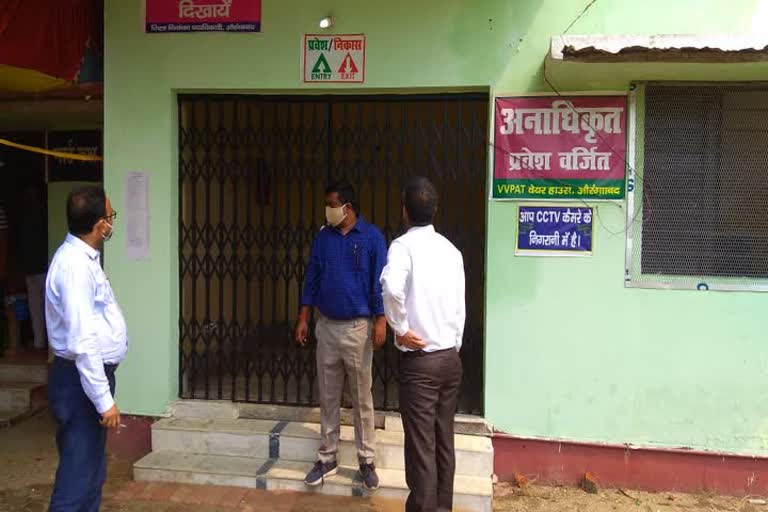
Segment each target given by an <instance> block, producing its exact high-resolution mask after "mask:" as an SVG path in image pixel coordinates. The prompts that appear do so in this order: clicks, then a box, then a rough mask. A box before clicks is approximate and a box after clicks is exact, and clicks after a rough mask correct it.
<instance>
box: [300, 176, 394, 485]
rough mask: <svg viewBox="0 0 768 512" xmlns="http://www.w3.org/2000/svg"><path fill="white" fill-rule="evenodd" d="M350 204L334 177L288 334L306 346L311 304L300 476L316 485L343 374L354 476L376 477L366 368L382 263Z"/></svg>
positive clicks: (372, 236)
mask: <svg viewBox="0 0 768 512" xmlns="http://www.w3.org/2000/svg"><path fill="white" fill-rule="evenodd" d="M358 211H359V210H358V207H357V199H356V197H355V191H354V189H353V188H352V186H351V185H350V184H349V183H346V182H338V183H334V184H331V185H330V186H329V187H328V188H327V189H326V191H325V218H326V221H327V225H326V226H325V227H324V228H323V229H321V230H320V233H318V235H317V237H316V238H315V241H314V244H313V245H312V252H311V254H310V257H309V264H308V266H307V272H306V276H305V278H304V293H303V294H302V297H301V310H300V312H299V319H298V322H297V324H296V341H297V342H298V343H300V344H301V345H306V343H307V331H308V320H309V314H310V310H311V308H312V307H315V308H317V310H318V312H319V315H318V319H317V325H316V326H315V337H316V338H317V374H318V381H319V382H318V383H319V394H320V412H321V414H320V428H321V445H320V450H319V451H318V461H317V463H316V464H315V466H314V468H312V470H311V471H310V472H309V473H308V474H307V477H306V479H305V480H304V482H305V483H306V484H307V485H309V486H316V485H320V484H322V483H323V481H324V479H325V478H326V477H330V476H332V475H335V474H336V472H337V470H338V465H337V460H336V456H337V452H338V447H339V432H340V430H341V427H340V420H341V419H340V413H341V399H342V394H343V389H344V381H345V378H346V380H347V382H348V384H349V391H350V396H351V398H352V401H353V409H354V419H355V443H356V445H357V456H358V461H359V463H360V477H361V479H362V481H363V483H364V484H365V486H366V487H367V488H368V489H370V490H375V489H377V488H378V486H379V478H378V476H377V475H376V467H375V465H374V458H375V446H374V435H375V432H374V410H373V393H372V390H371V388H372V385H373V376H372V373H371V371H372V367H373V351H374V349H378V348H379V347H381V346H383V345H384V342H385V340H386V329H387V327H386V319H385V317H384V303H383V298H382V293H381V283H380V282H379V278H380V276H381V271H382V270H383V269H384V265H385V264H386V262H387V261H386V260H387V244H386V241H385V240H384V236H383V235H382V234H381V231H379V230H378V229H377V228H376V227H375V226H373V225H371V224H368V223H367V222H365V221H364V220H363V219H362V218H361V217H360V216H359V215H358Z"/></svg>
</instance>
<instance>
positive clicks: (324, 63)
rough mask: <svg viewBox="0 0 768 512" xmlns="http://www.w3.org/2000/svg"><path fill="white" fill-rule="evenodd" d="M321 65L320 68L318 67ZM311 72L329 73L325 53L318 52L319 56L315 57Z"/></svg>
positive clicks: (329, 68)
mask: <svg viewBox="0 0 768 512" xmlns="http://www.w3.org/2000/svg"><path fill="white" fill-rule="evenodd" d="M321 66H322V70H321V69H320V67H321ZM312 72H313V73H330V72H331V66H329V65H328V61H327V60H325V55H323V54H322V53H321V54H320V58H319V59H317V62H316V63H315V67H313V68H312Z"/></svg>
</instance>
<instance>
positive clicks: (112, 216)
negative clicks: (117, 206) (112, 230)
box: [104, 210, 117, 222]
mask: <svg viewBox="0 0 768 512" xmlns="http://www.w3.org/2000/svg"><path fill="white" fill-rule="evenodd" d="M116 218H117V212H116V211H115V210H112V215H107V216H106V217H104V220H106V221H107V222H112V221H113V220H115V219H116Z"/></svg>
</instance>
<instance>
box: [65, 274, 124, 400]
mask: <svg viewBox="0 0 768 512" xmlns="http://www.w3.org/2000/svg"><path fill="white" fill-rule="evenodd" d="M62 270H63V272H62V273H61V275H60V281H59V283H58V284H59V286H60V288H59V290H60V300H61V306H62V313H63V314H62V317H63V320H64V323H65V325H66V331H67V333H68V338H69V339H68V340H67V350H68V351H69V352H70V353H71V354H74V355H75V364H76V365H77V370H78V371H79V372H80V382H81V384H82V386H83V391H85V394H86V395H87V396H88V398H89V399H90V400H91V402H93V405H94V406H95V407H96V410H97V411H98V412H99V414H103V413H105V412H107V411H108V410H109V409H111V408H112V406H113V405H115V401H114V399H113V398H112V393H111V391H110V389H109V381H108V380H107V376H106V375H105V374H104V361H103V359H102V356H101V347H100V345H99V339H98V334H97V332H96V327H95V324H94V319H95V315H96V312H95V297H96V281H95V280H94V278H93V275H92V274H91V273H90V272H89V271H88V269H87V268H83V267H80V268H77V266H71V267H69V268H66V270H65V269H62Z"/></svg>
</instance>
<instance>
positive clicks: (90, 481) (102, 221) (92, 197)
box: [45, 186, 128, 512]
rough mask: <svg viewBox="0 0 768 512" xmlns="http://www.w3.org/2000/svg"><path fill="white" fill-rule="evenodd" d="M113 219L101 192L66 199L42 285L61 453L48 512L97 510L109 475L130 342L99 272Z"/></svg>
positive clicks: (53, 406) (76, 193) (50, 386)
mask: <svg viewBox="0 0 768 512" xmlns="http://www.w3.org/2000/svg"><path fill="white" fill-rule="evenodd" d="M116 217H117V214H116V213H115V211H114V210H113V209H112V206H111V204H110V203H109V200H108V199H107V197H106V195H105V193H104V190H103V189H102V188H99V187H93V186H89V187H83V188H79V189H76V190H73V191H72V192H71V193H70V195H69V198H68V199H67V224H68V226H69V235H67V238H66V240H65V241H64V243H63V244H62V245H61V247H59V249H58V251H57V252H56V255H55V256H54V257H53V261H52V262H51V265H50V269H49V271H48V277H47V280H46V286H45V313H46V323H47V326H48V336H49V340H50V344H51V348H52V350H53V354H54V356H55V358H54V362H53V367H52V369H51V375H50V379H49V382H48V389H49V402H50V407H51V412H52V413H53V417H54V418H55V419H56V423H57V426H58V430H57V433H56V444H57V446H58V449H59V467H58V470H57V472H56V484H55V485H54V489H53V495H52V496H51V504H50V509H49V510H50V511H52V512H59V511H62V512H63V511H75V510H77V511H81V510H82V511H89V512H90V511H98V510H99V506H100V503H101V488H102V485H103V483H104V481H105V480H106V473H107V461H106V452H105V450H106V439H107V434H106V429H107V428H117V427H118V426H119V425H120V412H119V411H118V409H117V405H116V404H115V401H114V398H113V396H114V392H115V370H116V369H117V365H118V364H120V363H121V362H122V360H123V358H124V357H125V354H126V352H127V349H128V338H127V334H126V325H125V320H124V318H123V314H122V312H121V311H120V307H119V306H118V305H117V302H116V301H115V297H114V294H113V293H112V288H111V286H110V285H109V281H107V278H106V276H105V275H104V272H103V271H102V269H101V264H100V251H101V249H102V248H103V245H104V241H106V240H109V239H110V238H111V236H112V223H113V222H114V219H115V218H116Z"/></svg>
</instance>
